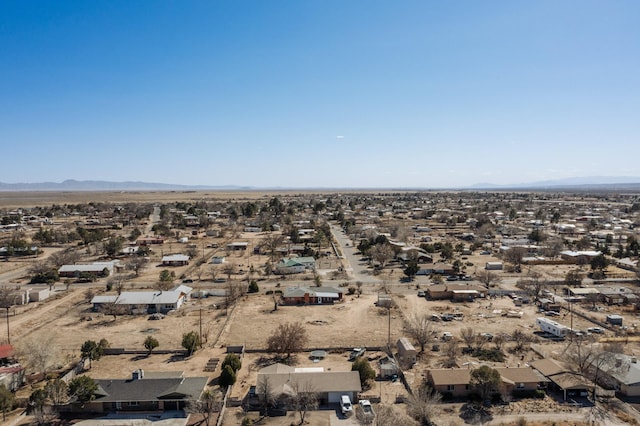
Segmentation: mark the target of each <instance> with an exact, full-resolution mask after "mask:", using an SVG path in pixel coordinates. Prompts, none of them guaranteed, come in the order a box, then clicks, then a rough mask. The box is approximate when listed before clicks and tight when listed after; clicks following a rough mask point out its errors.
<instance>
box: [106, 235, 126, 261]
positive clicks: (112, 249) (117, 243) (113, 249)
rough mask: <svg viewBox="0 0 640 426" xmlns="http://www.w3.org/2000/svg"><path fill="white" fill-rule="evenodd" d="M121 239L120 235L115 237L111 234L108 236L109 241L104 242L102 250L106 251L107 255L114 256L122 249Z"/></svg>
mask: <svg viewBox="0 0 640 426" xmlns="http://www.w3.org/2000/svg"><path fill="white" fill-rule="evenodd" d="M122 240H123V239H122V237H116V236H115V235H112V236H111V238H109V241H107V242H106V243H105V244H104V251H105V253H107V256H109V257H114V256H115V255H117V254H118V253H120V252H121V251H122V247H123V241H122Z"/></svg>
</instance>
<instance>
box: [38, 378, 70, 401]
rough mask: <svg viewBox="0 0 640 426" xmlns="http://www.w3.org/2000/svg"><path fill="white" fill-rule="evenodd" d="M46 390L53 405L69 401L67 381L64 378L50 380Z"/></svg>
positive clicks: (45, 387)
mask: <svg viewBox="0 0 640 426" xmlns="http://www.w3.org/2000/svg"><path fill="white" fill-rule="evenodd" d="M44 390H45V391H46V392H47V397H48V398H49V399H50V400H51V402H52V403H53V405H61V404H64V403H65V402H66V401H67V383H66V382H65V381H64V380H62V379H55V380H50V381H48V382H47V384H46V385H45V386H44Z"/></svg>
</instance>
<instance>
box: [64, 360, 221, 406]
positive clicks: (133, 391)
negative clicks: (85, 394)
mask: <svg viewBox="0 0 640 426" xmlns="http://www.w3.org/2000/svg"><path fill="white" fill-rule="evenodd" d="M208 381H209V378H208V377H184V373H183V372H179V371H162V372H146V371H144V370H136V371H134V372H133V373H132V377H131V378H128V379H95V382H96V384H97V385H98V389H97V391H96V392H95V394H94V395H95V399H94V400H92V401H90V402H87V403H85V404H84V406H83V407H82V408H80V407H77V406H75V404H74V406H73V407H72V409H77V410H79V411H83V412H92V413H111V412H119V413H122V412H129V413H132V412H146V413H153V412H158V413H160V412H163V411H174V410H177V411H179V410H184V409H185V407H186V405H187V403H188V402H189V401H191V400H198V399H200V396H201V395H202V392H203V391H204V389H205V386H206V385H207V382H208Z"/></svg>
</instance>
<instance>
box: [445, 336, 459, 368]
mask: <svg viewBox="0 0 640 426" xmlns="http://www.w3.org/2000/svg"><path fill="white" fill-rule="evenodd" d="M443 352H444V361H443V366H444V368H452V367H457V366H458V341H457V340H449V341H448V342H447V343H445V344H444V351H443Z"/></svg>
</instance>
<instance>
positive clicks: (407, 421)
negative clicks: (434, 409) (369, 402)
mask: <svg viewBox="0 0 640 426" xmlns="http://www.w3.org/2000/svg"><path fill="white" fill-rule="evenodd" d="M367 424H369V423H367ZM376 425H378V426H417V425H418V423H417V422H416V421H415V420H413V419H412V418H410V417H409V416H407V415H406V414H404V413H403V412H401V411H400V410H398V409H396V407H394V406H393V405H387V404H379V405H378V406H377V407H376Z"/></svg>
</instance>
